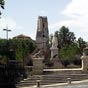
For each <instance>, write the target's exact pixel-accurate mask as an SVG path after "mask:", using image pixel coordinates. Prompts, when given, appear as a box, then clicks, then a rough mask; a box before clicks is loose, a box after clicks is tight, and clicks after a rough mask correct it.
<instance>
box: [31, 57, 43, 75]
mask: <svg viewBox="0 0 88 88" xmlns="http://www.w3.org/2000/svg"><path fill="white" fill-rule="evenodd" d="M42 62H43V58H42V57H40V58H33V67H32V74H34V75H41V74H42V73H43V63H42Z"/></svg>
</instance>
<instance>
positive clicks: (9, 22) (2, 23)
mask: <svg viewBox="0 0 88 88" xmlns="http://www.w3.org/2000/svg"><path fill="white" fill-rule="evenodd" d="M7 26H8V28H9V29H22V27H21V26H19V25H17V23H16V21H15V20H14V19H13V18H11V17H6V18H1V19H0V28H1V29H3V28H6V27H7Z"/></svg>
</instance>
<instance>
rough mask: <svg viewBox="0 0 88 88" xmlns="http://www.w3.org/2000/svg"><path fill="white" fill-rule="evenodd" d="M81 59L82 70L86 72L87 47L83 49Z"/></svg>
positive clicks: (87, 66) (87, 62) (87, 70)
mask: <svg viewBox="0 0 88 88" xmlns="http://www.w3.org/2000/svg"><path fill="white" fill-rule="evenodd" d="M81 59H82V71H83V72H88V47H86V48H84V49H83V56H82V57H81Z"/></svg>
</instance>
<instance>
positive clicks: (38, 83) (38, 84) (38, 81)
mask: <svg viewBox="0 0 88 88" xmlns="http://www.w3.org/2000/svg"><path fill="white" fill-rule="evenodd" d="M36 85H37V88H39V87H40V80H37V84H36Z"/></svg>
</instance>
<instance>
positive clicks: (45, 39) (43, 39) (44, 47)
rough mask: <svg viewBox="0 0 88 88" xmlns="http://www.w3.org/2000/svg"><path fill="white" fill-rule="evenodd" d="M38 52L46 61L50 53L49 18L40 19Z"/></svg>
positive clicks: (40, 17) (37, 38) (37, 39)
mask: <svg viewBox="0 0 88 88" xmlns="http://www.w3.org/2000/svg"><path fill="white" fill-rule="evenodd" d="M36 43H37V50H36V51H37V52H36V53H38V52H39V53H40V54H41V53H42V54H43V55H44V59H47V58H48V51H49V32H48V21H47V17H42V16H39V17H38V21H37V33H36Z"/></svg>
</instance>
